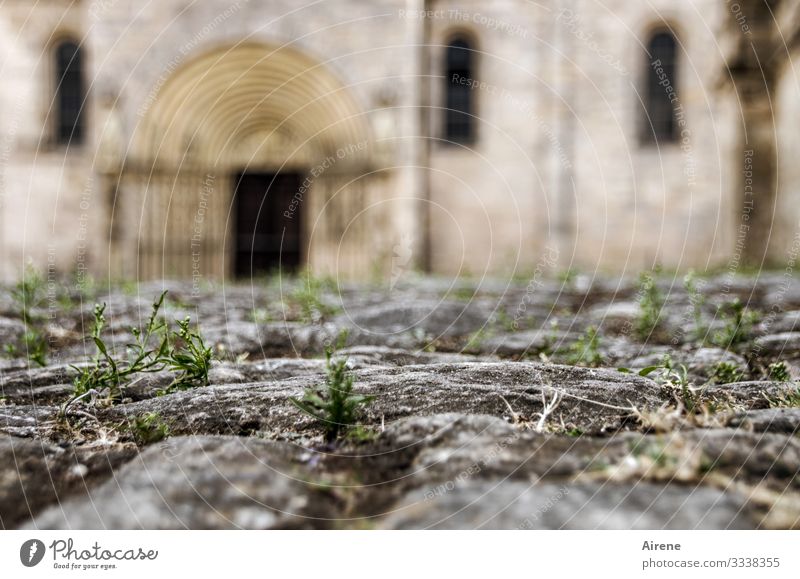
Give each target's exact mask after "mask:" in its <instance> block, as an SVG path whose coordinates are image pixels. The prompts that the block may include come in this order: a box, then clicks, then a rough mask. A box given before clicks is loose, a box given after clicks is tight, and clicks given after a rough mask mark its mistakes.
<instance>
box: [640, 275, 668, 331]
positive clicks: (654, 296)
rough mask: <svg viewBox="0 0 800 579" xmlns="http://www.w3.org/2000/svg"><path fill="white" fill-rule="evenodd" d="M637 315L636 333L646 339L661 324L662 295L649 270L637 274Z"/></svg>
mask: <svg viewBox="0 0 800 579" xmlns="http://www.w3.org/2000/svg"><path fill="white" fill-rule="evenodd" d="M638 296H639V315H638V316H637V318H636V326H635V328H636V335H637V336H638V337H639V339H641V340H646V339H647V338H648V337H649V336H650V335H651V334H652V333H653V331H654V330H655V329H656V328H658V326H659V325H660V324H661V310H662V309H663V307H664V302H665V300H664V296H663V295H662V294H661V290H659V289H658V284H656V280H655V277H654V276H653V275H652V274H651V273H649V272H642V273H641V274H640V275H639V291H638Z"/></svg>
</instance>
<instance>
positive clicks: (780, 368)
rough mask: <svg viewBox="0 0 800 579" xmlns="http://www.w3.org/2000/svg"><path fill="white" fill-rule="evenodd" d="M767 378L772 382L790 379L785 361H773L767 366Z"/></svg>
mask: <svg viewBox="0 0 800 579" xmlns="http://www.w3.org/2000/svg"><path fill="white" fill-rule="evenodd" d="M767 373H768V375H769V379H770V380H773V381H774V382H788V381H789V380H791V376H790V375H789V368H788V367H787V366H786V362H774V363H773V364H770V365H769V367H768V368H767Z"/></svg>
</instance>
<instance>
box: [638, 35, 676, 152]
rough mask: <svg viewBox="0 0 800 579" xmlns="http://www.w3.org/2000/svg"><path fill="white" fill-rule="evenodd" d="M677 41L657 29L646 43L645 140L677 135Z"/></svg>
mask: <svg viewBox="0 0 800 579" xmlns="http://www.w3.org/2000/svg"><path fill="white" fill-rule="evenodd" d="M677 44H678V43H677V41H676V40H675V36H674V35H673V34H672V33H670V32H668V31H664V30H661V31H658V32H655V33H654V34H653V35H652V36H651V37H650V40H649V42H648V43H647V53H648V62H647V85H646V87H645V113H646V114H647V118H646V119H645V123H644V131H643V137H644V140H646V141H657V142H668V141H674V140H676V138H677V131H676V125H677V123H676V122H675V111H676V107H677V106H678V100H677V99H678V92H677V91H678V86H677V80H678V75H677V72H678V67H677Z"/></svg>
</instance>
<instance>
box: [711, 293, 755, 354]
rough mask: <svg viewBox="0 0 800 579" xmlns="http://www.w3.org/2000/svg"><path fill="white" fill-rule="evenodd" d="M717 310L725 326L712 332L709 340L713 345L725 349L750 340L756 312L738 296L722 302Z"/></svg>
mask: <svg viewBox="0 0 800 579" xmlns="http://www.w3.org/2000/svg"><path fill="white" fill-rule="evenodd" d="M717 312H718V313H719V315H720V317H721V318H722V320H723V321H724V322H725V327H723V328H722V329H721V330H719V331H718V332H715V333H714V337H713V339H712V340H711V341H712V343H713V344H714V345H715V346H719V347H720V348H726V349H727V348H731V347H734V346H738V345H739V344H743V343H745V342H747V341H749V340H750V338H751V336H752V333H753V326H754V325H755V323H756V322H757V321H758V314H756V312H754V311H752V310H748V309H747V308H746V307H745V306H744V304H743V303H742V302H741V301H740V300H739V298H736V299H735V300H733V301H732V302H728V303H725V304H722V305H721V306H719V308H718V309H717Z"/></svg>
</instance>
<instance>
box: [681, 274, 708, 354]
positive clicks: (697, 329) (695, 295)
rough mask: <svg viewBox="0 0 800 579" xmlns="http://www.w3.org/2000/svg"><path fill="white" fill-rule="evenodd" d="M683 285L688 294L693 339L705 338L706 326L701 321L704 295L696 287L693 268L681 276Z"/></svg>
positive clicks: (704, 300) (704, 301)
mask: <svg viewBox="0 0 800 579" xmlns="http://www.w3.org/2000/svg"><path fill="white" fill-rule="evenodd" d="M683 287H684V288H685V289H686V293H687V294H688V295H689V304H690V305H691V306H692V317H693V318H694V339H695V340H701V341H702V340H705V337H706V335H707V334H708V328H707V327H706V325H705V324H704V323H703V306H704V305H705V303H706V297H705V296H704V295H703V293H702V292H701V291H700V289H699V288H698V287H697V276H696V274H695V272H694V270H690V271H689V273H687V274H686V276H684V278H683Z"/></svg>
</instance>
